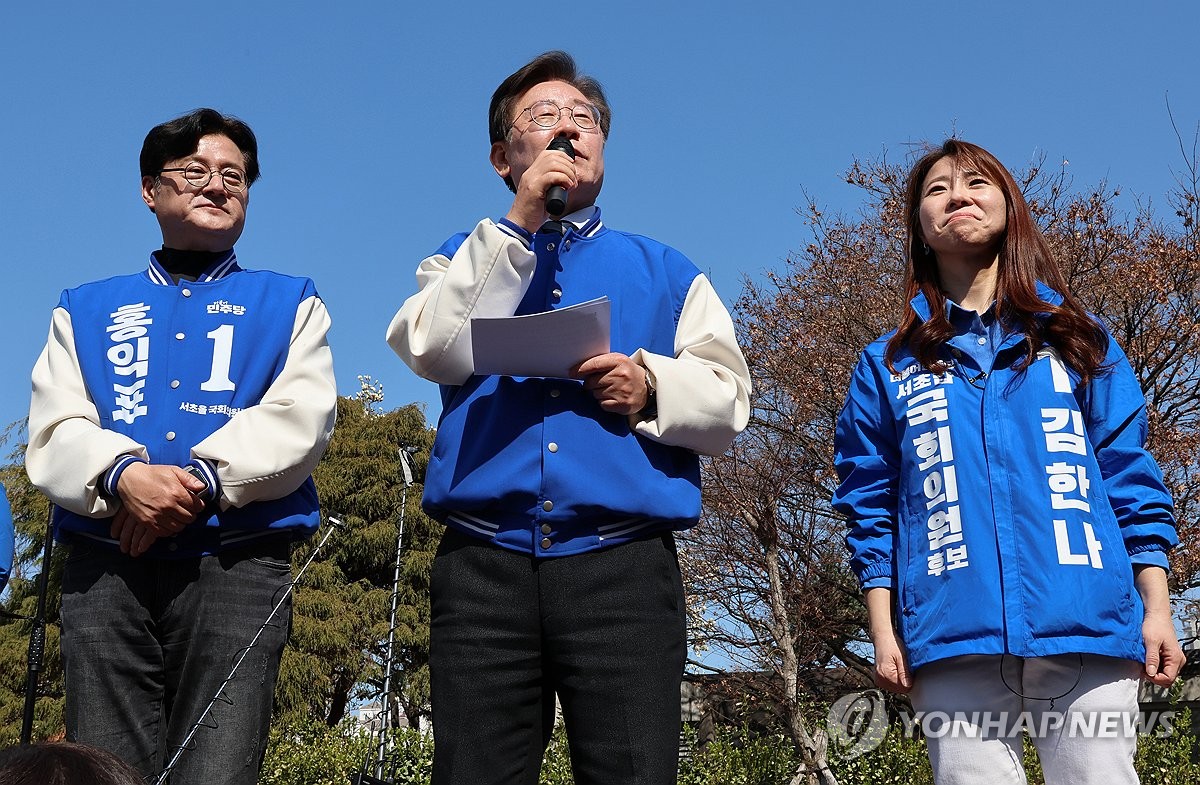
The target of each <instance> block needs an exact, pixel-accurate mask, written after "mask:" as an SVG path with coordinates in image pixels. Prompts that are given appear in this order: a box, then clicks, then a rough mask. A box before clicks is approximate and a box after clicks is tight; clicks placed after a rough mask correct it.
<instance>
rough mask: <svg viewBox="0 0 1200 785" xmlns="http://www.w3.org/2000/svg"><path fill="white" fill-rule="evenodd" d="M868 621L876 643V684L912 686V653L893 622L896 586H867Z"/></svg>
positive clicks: (886, 687) (889, 688)
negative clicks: (909, 653) (907, 648)
mask: <svg viewBox="0 0 1200 785" xmlns="http://www.w3.org/2000/svg"><path fill="white" fill-rule="evenodd" d="M866 601H867V621H868V623H869V625H870V628H871V641H872V642H873V643H874V644H875V686H876V687H879V689H881V690H887V691H889V692H908V691H909V690H911V689H912V674H911V673H910V672H909V670H908V653H907V652H906V651H905V650H904V643H903V641H901V640H900V636H899V635H897V634H896V627H895V625H894V624H893V623H892V590H891V589H884V588H875V589H867V592H866Z"/></svg>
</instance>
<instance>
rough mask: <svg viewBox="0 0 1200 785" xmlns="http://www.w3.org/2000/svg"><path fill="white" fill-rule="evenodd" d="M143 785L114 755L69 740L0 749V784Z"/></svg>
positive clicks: (128, 767)
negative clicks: (84, 784)
mask: <svg viewBox="0 0 1200 785" xmlns="http://www.w3.org/2000/svg"><path fill="white" fill-rule="evenodd" d="M83 783H87V785H144V781H143V780H142V777H141V776H140V775H139V774H138V772H137V770H136V769H134V768H133V767H132V766H130V765H129V764H128V763H125V762H124V761H122V760H121V759H120V758H118V757H117V756H116V755H114V754H112V753H111V752H108V751H106V750H102V749H98V748H96V747H89V746H87V745H85V744H74V743H72V742H69V741H60V742H45V743H42V744H33V745H23V746H20V747H10V748H8V749H6V750H0V785H82V784H83Z"/></svg>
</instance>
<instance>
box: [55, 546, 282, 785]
mask: <svg viewBox="0 0 1200 785" xmlns="http://www.w3.org/2000/svg"><path fill="white" fill-rule="evenodd" d="M290 547H291V546H290V543H289V542H288V540H287V538H286V537H283V538H279V537H271V538H268V539H266V540H262V541H257V542H256V543H255V544H253V545H248V546H246V547H244V548H242V549H239V550H237V551H230V552H228V553H223V554H221V555H219V556H205V557H203V558H196V559H180V560H177V561H176V560H166V559H149V558H146V557H144V556H143V557H139V558H136V559H134V558H130V557H129V556H125V555H123V554H120V553H116V552H113V551H110V550H108V549H105V548H103V547H102V546H97V545H92V544H91V543H89V542H88V541H87V540H84V539H79V540H77V541H76V542H75V543H74V544H73V545H72V547H71V551H70V554H69V555H68V557H67V563H66V568H65V570H64V572H63V602H62V620H63V633H62V651H63V663H64V666H65V670H66V720H67V737H68V738H69V739H71V740H72V741H80V742H83V743H86V744H91V745H94V746H98V747H103V748H104V749H107V750H110V751H111V752H113V753H115V754H116V755H117V756H118V757H120V758H122V759H123V760H125V761H126V762H128V763H129V764H131V765H132V766H134V767H135V768H137V769H138V771H139V772H140V773H141V774H142V776H144V777H156V776H157V775H158V774H159V772H161V771H162V769H163V767H164V766H165V765H166V763H167V761H168V760H169V759H170V758H171V756H172V755H173V754H174V752H175V750H176V749H177V748H178V747H179V745H180V744H181V743H182V741H183V739H184V737H185V736H186V735H187V732H188V730H189V729H190V728H191V726H192V725H193V723H195V722H196V720H197V719H198V718H199V717H200V714H201V712H202V711H203V710H204V708H205V706H207V705H208V702H209V701H210V700H211V699H212V697H213V695H214V694H216V691H217V688H218V687H219V686H220V684H221V681H222V680H223V679H224V678H225V677H226V676H227V675H228V673H229V669H230V668H231V667H232V665H233V662H234V659H235V658H236V656H237V655H238V654H239V653H240V652H241V651H242V649H244V648H245V647H246V646H247V645H248V644H249V643H250V641H251V640H252V639H253V637H254V634H255V632H257V631H258V628H259V626H260V625H262V623H263V622H264V621H266V619H267V616H268V614H270V612H271V608H272V607H273V606H274V604H275V603H276V602H277V601H278V600H279V598H280V597H282V596H283V594H284V592H285V590H286V588H287V586H288V584H289V583H290V582H291V569H290V564H289V559H288V555H289V553H290ZM290 622H291V601H290V600H289V601H288V602H287V603H285V605H284V606H283V607H282V608H280V610H279V613H278V614H277V615H276V618H275V624H273V625H272V626H271V627H270V628H268V629H267V631H266V632H265V634H264V636H263V638H261V639H260V642H259V645H257V646H255V647H254V649H252V650H251V651H250V652H249V654H248V655H247V657H246V659H245V661H244V662H243V663H242V665H241V667H240V668H239V670H238V673H237V676H236V678H235V679H234V680H233V681H232V682H231V683H230V684H229V685H228V686H227V687H226V688H225V690H224V692H223V693H222V700H220V701H218V702H217V704H216V706H215V708H214V711H213V713H212V714H211V715H210V716H209V717H208V719H207V720H206V721H205V723H204V725H203V727H201V728H200V729H199V731H198V732H197V733H196V735H195V737H194V738H193V739H192V741H191V743H190V744H189V745H188V749H187V750H186V751H185V752H184V753H183V755H182V757H180V759H179V765H178V766H177V767H176V769H175V770H174V772H173V774H172V777H171V782H173V783H181V785H191V784H192V783H205V785H253V783H257V782H258V773H259V766H260V765H261V763H262V758H263V752H264V751H265V750H266V745H267V734H268V731H269V729H270V721H271V703H272V699H273V697H274V695H273V693H274V690H275V679H276V676H277V674H278V672H279V659H280V655H281V654H282V652H283V646H284V643H286V642H287V636H288V629H289V626H290Z"/></svg>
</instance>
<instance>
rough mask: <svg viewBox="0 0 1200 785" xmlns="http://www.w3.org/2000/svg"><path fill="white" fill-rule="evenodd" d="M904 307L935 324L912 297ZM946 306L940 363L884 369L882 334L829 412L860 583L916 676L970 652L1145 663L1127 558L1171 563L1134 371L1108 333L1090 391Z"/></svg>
mask: <svg viewBox="0 0 1200 785" xmlns="http://www.w3.org/2000/svg"><path fill="white" fill-rule="evenodd" d="M1039 294H1040V295H1041V296H1042V297H1043V298H1044V299H1046V300H1048V301H1050V302H1058V301H1060V300H1061V297H1060V296H1058V295H1057V294H1056V293H1055V292H1053V291H1051V290H1049V289H1046V288H1045V287H1042V288H1041V289H1040V291H1039ZM911 304H912V307H913V308H914V310H916V312H917V314H918V315H919V316H920V317H921V318H922V319H927V318H928V317H929V305H928V303H927V302H926V301H925V299H924V297H923V296H918V297H916V298H914V299H913V301H912V303H911ZM948 308H949V309H950V310H951V311H952V312H953V311H955V310H957V313H952V314H951V316H952V317H955V318H952V323H955V325H956V327H957V328H958V332H957V334H956V335H955V337H954V338H952V339H951V340H950V341H949V342H948V345H947V346H946V347H945V349H944V355H943V356H944V358H945V359H946V360H947V361H949V362H950V365H951V368H950V370H949V371H947V372H946V373H945V374H942V375H940V376H939V375H936V374H931V373H928V372H927V371H925V370H924V369H923V368H922V367H921V366H920V364H919V363H918V362H917V361H916V359H915V358H914V357H913V356H912V355H911V354H910V353H908V352H907V351H901V352H900V353H899V354H898V355H897V358H896V362H895V368H896V371H897V372H896V373H895V374H893V373H891V372H890V371H889V370H888V369H887V368H886V366H885V365H884V362H883V355H884V348H885V345H886V342H887V339H888V337H890V334H889V335H885V336H883V337H882V338H880V339H878V340H877V341H875V342H874V343H872V344H871V345H870V346H868V347H867V348H866V349H865V350H864V351H863V354H862V357H861V358H860V359H859V362H858V365H857V367H856V368H855V369H854V374H853V377H852V379H851V382H850V389H849V392H848V394H847V397H846V404H845V407H844V408H843V410H842V413H841V416H840V418H839V420H838V425H837V455H836V464H837V471H838V475H839V477H840V479H841V485H840V487H839V488H838V490H837V493H836V494H835V495H834V505H835V507H836V508H837V509H838V510H840V511H841V512H842V513H843V514H844V515H845V516H846V517H847V518H848V525H849V529H848V534H847V537H846V542H847V545H848V547H849V550H850V554H851V566H852V568H853V569H854V571H855V573H856V574H857V575H858V578H859V580H860V582H861V584H862V586H863V588H864V589H867V588H872V587H879V586H884V587H890V588H891V589H892V590H893V592H894V597H895V602H896V606H897V618H898V625H899V634H900V637H901V639H902V640H903V641H904V643H905V645H906V647H907V649H908V656H909V661H910V664H911V665H912V667H914V668H916V667H920V666H921V665H923V664H925V663H928V662H933V661H935V660H940V659H944V658H947V657H955V656H959V655H964V654H1002V653H1008V654H1014V655H1017V656H1021V657H1041V656H1048V655H1053V654H1062V653H1069V652H1083V653H1091V654H1101V655H1107V656H1112V657H1120V658H1124V659H1130V660H1137V661H1142V660H1144V659H1145V648H1144V644H1143V642H1142V636H1141V624H1142V616H1143V609H1142V602H1141V598H1140V596H1139V595H1138V593H1137V591H1136V590H1135V588H1134V583H1133V568H1132V565H1133V564H1152V565H1159V566H1162V567H1164V568H1165V567H1166V566H1167V560H1166V551H1167V550H1169V549H1170V548H1171V547H1173V546H1174V545H1175V544H1176V543H1177V542H1178V539H1177V537H1176V534H1175V525H1174V514H1173V509H1172V502H1171V497H1170V495H1169V494H1168V492H1167V490H1166V488H1165V487H1164V485H1163V481H1162V474H1161V472H1160V471H1159V468H1158V465H1157V464H1156V463H1155V461H1154V459H1153V458H1152V457H1151V456H1150V454H1149V453H1148V452H1147V451H1146V450H1145V447H1144V444H1145V439H1146V428H1147V421H1146V403H1145V397H1144V396H1143V394H1142V391H1141V388H1140V387H1139V385H1138V382H1137V379H1136V377H1135V376H1134V373H1133V369H1132V368H1131V367H1130V365H1129V361H1128V360H1127V359H1126V357H1125V354H1124V353H1123V352H1122V351H1121V348H1120V347H1119V346H1117V343H1116V341H1114V340H1111V339H1110V340H1109V349H1108V356H1107V359H1106V364H1107V365H1110V366H1111V370H1109V371H1108V372H1107V373H1102V374H1100V375H1098V376H1097V377H1096V378H1094V379H1093V380H1092V381H1091V382H1090V383H1089V384H1088V385H1087V386H1083V387H1081V386H1079V384H1078V382H1079V377H1078V375H1077V374H1076V373H1074V372H1073V371H1071V370H1070V369H1069V368H1067V367H1066V366H1065V365H1064V364H1063V363H1062V362H1061V360H1060V359H1059V358H1058V355H1057V353H1056V352H1055V351H1054V350H1053V349H1051V348H1049V347H1045V348H1043V349H1042V350H1041V351H1040V352H1039V353H1038V356H1037V359H1036V361H1035V362H1033V363H1031V364H1030V365H1029V367H1028V368H1027V369H1026V370H1025V371H1024V372H1019V371H1016V370H1014V369H1013V364H1014V363H1016V362H1017V361H1018V360H1019V359H1020V358H1021V357H1022V356H1023V355H1024V352H1023V348H1022V341H1023V335H1021V334H1004V333H1003V330H1002V329H1001V328H1000V327H999V325H998V323H995V322H993V323H992V325H991V326H990V328H989V327H988V326H985V325H984V323H983V321H982V320H980V318H979V317H978V316H976V315H974V314H969V315H967V312H965V311H962V310H961V309H958V308H957V306H955V305H953V304H949V305H948ZM964 316H965V319H964ZM968 322H973V323H971V324H968ZM989 361H990V367H987V366H988V363H989Z"/></svg>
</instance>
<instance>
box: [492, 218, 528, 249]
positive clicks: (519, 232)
mask: <svg viewBox="0 0 1200 785" xmlns="http://www.w3.org/2000/svg"><path fill="white" fill-rule="evenodd" d="M496 226H497V227H498V228H499V229H500V230H501V231H503V232H507V233H508V234H510V235H514V236H515V237H516V238H517V239H518V240H521V241H523V242H524V243H525V247H526V248H528V247H529V246H530V245H532V244H533V234H531V233H530V231H529V230H528V229H526V228H525V227H523V226H518V225H517V224H515V223H513V222H512V221H510V220H508V219H507V218H501V219H500V220H499V221H496Z"/></svg>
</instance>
